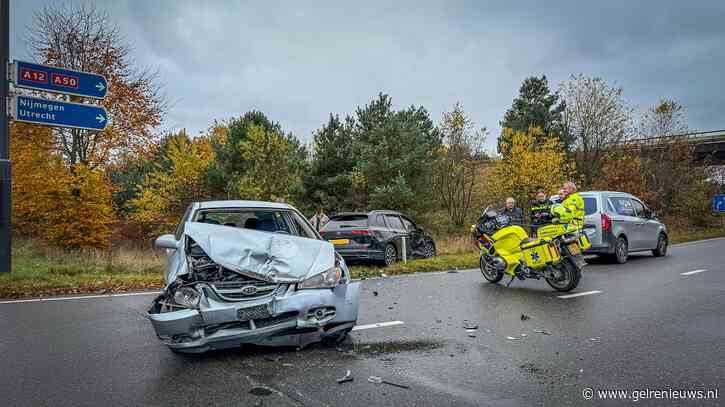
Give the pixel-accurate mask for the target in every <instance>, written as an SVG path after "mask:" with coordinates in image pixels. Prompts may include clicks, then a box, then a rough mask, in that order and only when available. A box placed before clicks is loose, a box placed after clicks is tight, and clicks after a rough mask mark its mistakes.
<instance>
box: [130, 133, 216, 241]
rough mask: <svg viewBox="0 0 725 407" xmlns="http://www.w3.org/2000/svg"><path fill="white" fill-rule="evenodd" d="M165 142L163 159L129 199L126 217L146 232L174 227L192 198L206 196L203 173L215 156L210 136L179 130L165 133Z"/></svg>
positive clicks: (154, 232) (206, 185)
mask: <svg viewBox="0 0 725 407" xmlns="http://www.w3.org/2000/svg"><path fill="white" fill-rule="evenodd" d="M164 144H165V145H166V147H165V151H164V156H163V159H162V160H159V161H158V162H156V163H154V167H155V168H154V170H153V171H152V172H151V173H150V174H148V175H147V176H146V178H145V180H144V181H143V183H142V184H141V185H140V186H139V194H138V197H137V198H134V199H132V200H130V201H129V202H128V210H129V212H130V214H129V220H130V221H131V222H133V223H134V224H136V225H139V226H140V227H141V228H142V230H143V231H144V232H145V233H146V234H148V235H149V236H150V235H151V234H157V233H168V232H169V231H171V230H173V228H174V226H175V225H176V223H177V222H178V221H179V218H181V216H182V214H183V213H184V210H185V209H186V207H187V206H188V205H189V204H190V203H191V202H193V201H199V200H203V199H206V198H208V196H209V187H208V184H207V182H206V178H205V174H206V171H207V170H208V168H209V167H210V166H211V165H212V162H213V159H214V154H213V151H212V147H211V142H210V139H209V137H204V136H200V137H196V138H194V139H191V138H189V136H188V135H187V134H186V132H184V131H182V132H179V133H177V134H170V135H168V136H167V137H166V140H165V141H164ZM167 163H168V165H166V164H167Z"/></svg>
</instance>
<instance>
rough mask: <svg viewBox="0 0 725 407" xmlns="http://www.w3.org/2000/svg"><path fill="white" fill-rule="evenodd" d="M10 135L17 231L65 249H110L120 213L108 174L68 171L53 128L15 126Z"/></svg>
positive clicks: (82, 169) (80, 167)
mask: <svg viewBox="0 0 725 407" xmlns="http://www.w3.org/2000/svg"><path fill="white" fill-rule="evenodd" d="M10 134H11V146H12V148H11V154H12V156H11V158H12V161H13V169H12V171H13V174H12V175H13V188H12V192H13V196H12V207H13V208H12V209H13V226H14V228H15V231H16V233H18V234H21V235H27V236H33V237H38V238H41V239H43V240H45V241H46V242H47V243H49V244H51V245H53V246H58V247H63V248H81V247H97V248H106V247H108V245H109V239H108V238H109V236H110V233H111V226H112V224H113V222H114V213H113V206H112V202H111V193H112V187H111V185H110V184H109V183H108V182H107V180H106V179H105V177H104V175H103V173H101V172H99V171H94V170H90V169H88V168H87V167H86V166H84V165H76V166H74V167H72V169H70V168H68V167H67V166H66V165H65V164H64V162H63V160H62V159H61V157H59V156H58V155H57V154H55V152H54V150H53V139H52V135H51V133H50V129H49V128H46V127H41V126H33V125H27V124H21V123H13V124H12V126H11V130H10Z"/></svg>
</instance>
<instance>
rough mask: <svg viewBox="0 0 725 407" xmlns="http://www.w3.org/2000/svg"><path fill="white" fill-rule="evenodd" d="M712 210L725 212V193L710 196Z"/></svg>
mask: <svg viewBox="0 0 725 407" xmlns="http://www.w3.org/2000/svg"><path fill="white" fill-rule="evenodd" d="M712 210H713V212H725V195H715V196H714V197H713V198H712Z"/></svg>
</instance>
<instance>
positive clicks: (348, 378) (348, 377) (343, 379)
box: [337, 370, 355, 384]
mask: <svg viewBox="0 0 725 407" xmlns="http://www.w3.org/2000/svg"><path fill="white" fill-rule="evenodd" d="M353 380H355V379H354V378H353V377H352V373H351V372H350V371H349V370H348V371H347V372H345V376H342V377H341V378H339V379H337V382H338V383H340V384H343V383H345V382H351V381H353Z"/></svg>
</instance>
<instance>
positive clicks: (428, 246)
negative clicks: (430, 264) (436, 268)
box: [423, 241, 436, 259]
mask: <svg viewBox="0 0 725 407" xmlns="http://www.w3.org/2000/svg"><path fill="white" fill-rule="evenodd" d="M435 255H436V246H435V244H434V243H433V242H431V241H428V242H425V246H423V257H425V258H426V259H429V258H431V257H435Z"/></svg>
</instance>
